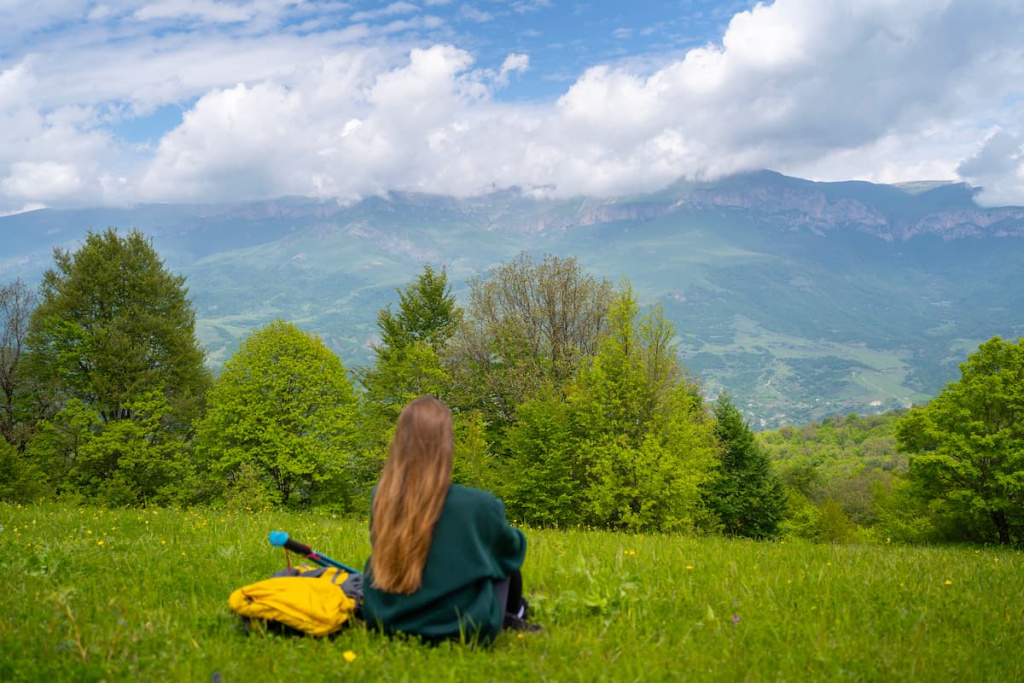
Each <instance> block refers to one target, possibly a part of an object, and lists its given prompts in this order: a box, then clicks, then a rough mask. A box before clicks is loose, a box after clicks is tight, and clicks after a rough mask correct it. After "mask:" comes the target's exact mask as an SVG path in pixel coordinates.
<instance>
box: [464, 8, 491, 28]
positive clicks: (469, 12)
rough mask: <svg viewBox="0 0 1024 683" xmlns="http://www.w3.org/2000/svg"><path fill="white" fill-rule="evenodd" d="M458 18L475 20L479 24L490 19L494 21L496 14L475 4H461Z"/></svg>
mask: <svg viewBox="0 0 1024 683" xmlns="http://www.w3.org/2000/svg"><path fill="white" fill-rule="evenodd" d="M458 18H459V19H465V20H466V21H475V22H477V23H478V24H485V23H487V22H488V21H493V20H494V15H493V14H491V13H490V12H485V11H484V10H482V9H479V8H478V7H474V6H473V5H460V6H459V14H458Z"/></svg>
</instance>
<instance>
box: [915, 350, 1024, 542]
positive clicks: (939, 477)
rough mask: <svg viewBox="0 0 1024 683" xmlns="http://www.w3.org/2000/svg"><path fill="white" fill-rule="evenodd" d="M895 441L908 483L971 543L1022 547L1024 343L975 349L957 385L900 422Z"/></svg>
mask: <svg viewBox="0 0 1024 683" xmlns="http://www.w3.org/2000/svg"><path fill="white" fill-rule="evenodd" d="M896 439H897V443H898V446H899V447H900V449H901V450H903V451H905V452H907V453H909V454H910V472H909V476H910V478H911V480H912V481H914V482H916V483H918V484H919V485H920V486H921V490H922V492H923V495H924V496H925V497H926V498H927V499H928V500H929V501H931V502H932V503H933V505H937V506H939V507H940V508H945V509H946V510H947V511H949V512H952V513H954V514H956V515H957V516H958V517H959V519H961V520H962V524H963V529H964V534H965V536H967V537H968V538H969V539H970V540H976V541H986V540H988V539H989V538H995V539H997V540H998V541H999V543H1001V544H1010V543H1013V542H1017V543H1019V542H1021V541H1022V540H1024V339H1019V340H1017V341H1016V342H1010V341H1003V340H1002V339H1001V338H1000V337H993V338H992V339H990V340H989V341H987V342H985V343H984V344H982V345H981V346H980V347H978V350H977V351H976V352H975V353H973V354H971V355H969V356H968V357H967V360H966V362H964V363H961V365H960V380H959V381H957V382H952V383H950V384H948V385H946V387H945V388H944V389H943V390H942V393H940V394H939V395H938V396H937V397H936V398H935V399H933V400H932V401H931V402H930V403H928V404H927V405H925V406H919V407H915V408H913V409H911V410H910V411H909V412H908V413H907V415H906V416H905V417H903V418H902V419H900V420H899V422H898V423H897V425H896ZM978 522H984V523H985V526H987V529H988V531H987V532H984V531H982V532H978V531H975V530H973V529H972V527H973V528H976V524H977V523H978Z"/></svg>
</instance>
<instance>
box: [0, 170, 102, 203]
mask: <svg viewBox="0 0 1024 683" xmlns="http://www.w3.org/2000/svg"><path fill="white" fill-rule="evenodd" d="M0 187H2V188H3V191H4V193H5V194H6V195H8V196H10V197H22V198H30V199H43V200H52V199H64V198H65V197H68V196H70V195H73V194H75V193H76V192H78V190H79V189H81V187H82V178H81V176H80V175H79V173H78V169H77V168H75V166H74V165H72V164H60V163H56V162H53V161H43V162H27V161H19V162H16V163H14V164H12V165H11V174H10V175H9V176H7V177H6V178H4V179H3V180H2V181H0Z"/></svg>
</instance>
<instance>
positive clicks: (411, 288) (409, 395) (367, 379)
mask: <svg viewBox="0 0 1024 683" xmlns="http://www.w3.org/2000/svg"><path fill="white" fill-rule="evenodd" d="M396 291H397V293H398V298H399V304H398V312H397V313H396V312H393V311H392V310H391V306H390V305H389V306H388V307H387V308H385V309H383V310H381V311H380V312H379V313H378V314H377V329H378V330H379V332H380V337H381V340H380V343H379V344H377V345H375V346H374V354H375V358H374V364H373V365H372V366H370V367H368V368H364V369H362V370H360V371H359V372H358V373H357V377H358V379H359V382H360V384H362V386H363V388H364V390H365V396H364V398H365V404H366V410H367V420H368V422H369V423H370V425H369V430H368V431H369V432H370V434H371V435H372V436H373V437H374V438H376V437H377V436H378V435H379V434H381V433H386V432H388V430H389V429H390V428H391V427H393V426H394V423H395V421H396V420H397V419H398V414H399V413H400V412H401V410H402V408H403V407H404V406H405V405H406V404H407V403H408V402H409V401H411V400H413V399H415V398H417V397H419V396H423V395H426V394H430V395H433V396H437V397H438V398H441V399H444V398H446V397H447V394H448V390H449V386H450V384H451V380H450V377H449V375H448V373H447V371H446V370H445V369H444V368H443V367H442V364H441V355H442V353H443V351H444V348H445V346H446V345H447V343H448V341H449V339H451V337H452V335H453V334H455V330H456V328H457V326H458V324H459V322H460V321H461V320H462V309H461V308H459V307H458V305H457V304H456V301H455V297H454V296H452V293H451V287H450V286H449V284H448V273H447V271H446V270H445V269H443V268H442V269H441V271H440V272H438V271H436V270H434V269H433V268H432V267H431V266H429V265H426V266H424V268H423V272H422V273H421V274H420V275H419V276H417V278H416V280H415V281H413V282H412V283H411V284H409V285H408V286H407V287H405V288H399V289H398V290H396ZM385 443H386V439H385Z"/></svg>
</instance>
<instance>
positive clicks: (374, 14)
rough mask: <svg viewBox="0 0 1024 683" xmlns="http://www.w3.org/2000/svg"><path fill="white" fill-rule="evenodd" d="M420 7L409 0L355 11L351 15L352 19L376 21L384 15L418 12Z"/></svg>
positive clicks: (384, 16)
mask: <svg viewBox="0 0 1024 683" xmlns="http://www.w3.org/2000/svg"><path fill="white" fill-rule="evenodd" d="M419 11H420V8H419V7H417V6H416V5H413V4H412V3H409V2H393V3H391V4H390V5H387V6H385V7H382V8H380V9H375V10H366V11H362V12H356V13H354V14H353V15H352V17H351V19H352V21H376V20H377V19H384V18H386V17H393V16H396V15H398V14H412V13H414V12H419Z"/></svg>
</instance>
